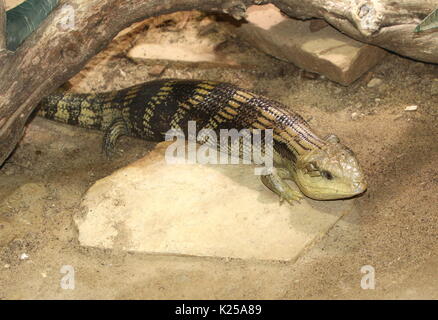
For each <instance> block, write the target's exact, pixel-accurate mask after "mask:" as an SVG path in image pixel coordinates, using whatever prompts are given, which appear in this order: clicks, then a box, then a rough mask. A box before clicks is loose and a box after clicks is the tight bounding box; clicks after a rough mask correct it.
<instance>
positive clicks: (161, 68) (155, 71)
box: [148, 64, 166, 77]
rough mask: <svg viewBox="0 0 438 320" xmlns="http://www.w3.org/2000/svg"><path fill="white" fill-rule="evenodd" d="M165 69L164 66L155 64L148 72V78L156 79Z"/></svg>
mask: <svg viewBox="0 0 438 320" xmlns="http://www.w3.org/2000/svg"><path fill="white" fill-rule="evenodd" d="M165 69H166V66H163V65H160V64H156V65H154V66H153V67H151V68H150V69H149V70H148V73H149V75H150V76H155V77H158V76H160V75H161V74H162V73H163V72H164V70H165Z"/></svg>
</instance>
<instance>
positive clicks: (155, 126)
mask: <svg viewBox="0 0 438 320" xmlns="http://www.w3.org/2000/svg"><path fill="white" fill-rule="evenodd" d="M40 106H41V108H40V111H39V115H41V116H43V117H46V118H48V119H52V120H56V121H61V122H64V123H68V124H72V125H78V126H81V127H85V128H91V129H98V130H102V131H104V132H105V137H104V150H105V151H106V152H107V154H111V153H112V152H113V150H114V147H115V144H116V142H117V139H118V137H119V136H121V135H129V136H133V137H137V138H141V139H146V140H155V141H162V140H164V133H165V132H167V131H168V130H170V129H182V130H183V131H184V132H187V128H188V121H191V120H193V121H196V122H197V127H198V129H199V130H200V129H203V128H208V129H213V130H215V131H216V132H217V133H219V130H220V129H232V128H234V129H237V130H241V129H251V128H255V129H272V130H273V138H274V146H273V149H274V165H275V170H274V172H273V173H271V174H269V175H265V176H262V182H263V183H264V184H265V185H266V186H267V187H268V188H269V189H271V190H272V191H273V192H275V193H276V194H278V195H279V196H280V199H281V200H285V201H287V202H289V203H291V204H292V203H294V202H295V201H298V200H300V199H301V198H302V195H301V193H300V192H299V191H297V190H294V189H292V188H291V187H290V185H289V184H288V183H287V182H286V180H293V181H295V183H296V184H297V185H298V187H299V188H300V191H301V192H302V193H303V194H305V195H306V196H308V197H310V198H313V199H317V200H331V199H342V198H349V197H352V196H355V195H357V194H360V193H362V192H364V191H365V190H366V187H367V185H366V182H365V178H364V175H363V173H362V170H361V168H360V166H359V163H358V161H357V159H356V157H355V155H354V154H353V152H352V151H351V150H350V149H348V148H347V147H346V146H344V145H342V144H341V143H340V141H339V139H338V138H337V137H336V136H335V135H329V136H328V137H326V138H324V139H323V138H320V137H318V136H317V135H316V134H315V133H313V131H312V130H311V128H310V127H309V125H308V124H307V123H306V122H305V121H304V119H303V118H302V117H301V116H300V115H298V114H296V113H294V112H292V111H290V110H288V109H287V107H285V106H284V105H282V104H280V103H279V102H276V101H273V100H270V99H268V98H266V97H263V96H260V95H258V94H255V93H253V92H250V91H248V90H246V89H242V88H238V87H236V86H234V85H231V84H227V83H221V82H213V81H202V80H169V79H167V80H157V81H151V82H147V83H144V84H140V85H136V86H133V87H130V88H126V89H123V90H120V91H113V92H106V93H99V94H71V93H66V94H55V95H52V96H49V97H46V98H45V99H44V100H43V101H42V102H41V104H40Z"/></svg>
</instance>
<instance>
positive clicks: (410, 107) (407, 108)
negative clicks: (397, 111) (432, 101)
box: [405, 105, 418, 111]
mask: <svg viewBox="0 0 438 320" xmlns="http://www.w3.org/2000/svg"><path fill="white" fill-rule="evenodd" d="M417 109H418V106H415V105H413V106H407V107H406V108H405V111H416V110H417Z"/></svg>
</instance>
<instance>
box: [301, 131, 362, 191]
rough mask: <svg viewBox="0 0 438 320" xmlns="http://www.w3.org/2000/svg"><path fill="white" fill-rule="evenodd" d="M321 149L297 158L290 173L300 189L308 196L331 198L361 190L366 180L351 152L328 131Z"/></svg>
mask: <svg viewBox="0 0 438 320" xmlns="http://www.w3.org/2000/svg"><path fill="white" fill-rule="evenodd" d="M325 140H326V142H327V143H326V144H325V145H324V146H323V147H322V148H321V149H315V150H312V151H311V152H309V153H307V154H305V155H303V156H302V157H300V158H298V159H297V162H296V166H295V170H294V173H293V177H294V180H295V182H296V184H297V185H298V186H299V188H300V190H301V191H302V192H303V193H304V194H305V195H306V196H308V197H309V198H312V199H316V200H330V199H343V198H350V197H353V196H355V195H357V194H360V193H363V192H364V191H365V190H366V188H367V184H366V182H365V177H364V174H363V172H362V169H361V168H360V166H359V162H358V161H357V159H356V156H355V155H354V153H353V152H352V151H351V150H350V149H349V148H347V147H346V146H344V145H343V144H341V143H340V141H339V139H338V137H336V136H335V135H329V136H328V137H326V138H325Z"/></svg>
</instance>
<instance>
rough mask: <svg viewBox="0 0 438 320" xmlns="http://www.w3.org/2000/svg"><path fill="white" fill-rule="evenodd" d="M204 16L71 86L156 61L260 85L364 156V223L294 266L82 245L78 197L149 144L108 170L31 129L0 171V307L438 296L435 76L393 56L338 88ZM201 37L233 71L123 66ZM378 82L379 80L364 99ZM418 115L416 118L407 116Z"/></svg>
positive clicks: (126, 76)
mask: <svg viewBox="0 0 438 320" xmlns="http://www.w3.org/2000/svg"><path fill="white" fill-rule="evenodd" d="M187 19H188V20H187ZM203 19H206V18H203V17H202V16H197V15H195V17H190V16H189V18H187V17H186V16H184V14H179V15H175V16H173V17H161V18H158V19H156V20H153V21H148V22H146V23H145V24H143V25H140V27H139V28H138V29H137V30H136V31H135V32H131V33H126V34H125V35H123V36H121V37H119V38H118V39H117V40H115V41H114V42H113V43H112V44H111V45H110V46H109V48H108V49H107V50H106V51H104V52H102V53H101V54H99V55H98V56H96V57H95V58H94V59H93V61H91V62H90V63H89V64H88V66H87V67H86V68H85V69H84V70H83V71H82V72H81V73H80V74H78V75H77V76H76V77H75V78H73V79H72V80H71V84H72V85H73V88H72V89H71V90H73V91H104V90H110V89H119V88H122V87H126V86H130V85H133V84H134V83H140V82H143V81H147V80H150V79H152V78H153V77H152V76H150V75H149V74H148V71H149V70H150V69H151V68H152V67H153V66H154V65H156V64H161V65H165V66H166V70H165V71H164V73H163V74H162V75H161V76H160V77H163V78H164V77H166V78H168V77H169V78H202V79H211V80H221V81H229V82H233V83H236V84H239V85H240V86H243V87H246V88H252V89H253V90H255V91H257V92H260V93H262V94H265V95H267V96H269V97H272V98H274V99H277V100H279V101H281V102H283V103H286V104H287V105H289V106H290V107H291V109H293V110H295V111H297V112H299V113H301V114H302V115H303V116H304V117H305V118H306V119H307V120H309V121H310V124H311V125H312V126H313V127H314V128H316V130H317V131H319V132H321V133H329V132H335V133H336V134H337V135H339V136H340V137H341V139H342V140H343V141H344V142H345V144H347V145H348V146H350V147H351V148H352V149H353V150H354V151H355V152H356V154H357V156H358V157H359V159H360V161H361V163H362V165H363V167H364V170H365V172H366V174H367V177H368V181H369V190H368V191H367V193H366V194H365V195H364V196H362V197H360V198H357V199H356V200H355V201H356V202H357V203H356V205H357V207H358V208H359V210H358V211H357V213H354V214H351V215H347V216H345V217H344V218H342V219H341V221H340V222H339V223H338V224H337V225H335V227H333V228H332V229H331V230H330V231H329V232H328V233H327V235H326V236H325V237H324V238H323V239H321V240H320V241H319V242H318V243H317V244H315V245H314V246H313V247H312V248H310V249H309V250H308V251H307V252H306V254H305V255H303V256H301V257H300V258H299V259H298V260H297V261H295V262H290V263H285V262H282V263H280V262H260V261H254V260H248V261H247V260H236V259H214V258H196V257H182V256H160V255H146V254H139V253H127V252H123V251H117V250H115V251H107V250H100V249H92V248H84V247H81V246H79V244H78V241H77V229H76V227H75V224H74V222H73V216H74V214H76V213H77V212H78V210H79V209H80V208H79V203H80V200H81V197H82V195H83V194H84V193H85V192H86V190H87V189H88V188H89V187H90V186H91V185H92V184H93V182H95V181H96V180H98V179H99V178H102V177H105V176H107V175H108V174H110V173H111V172H113V171H114V170H116V169H117V168H120V167H123V166H125V165H126V164H128V163H130V162H132V161H134V160H135V159H139V158H141V157H142V156H144V155H146V154H147V153H148V152H149V151H150V150H151V148H152V147H153V146H154V144H152V143H150V142H146V141H140V140H136V139H131V138H122V140H121V144H120V149H122V150H121V153H122V155H121V156H119V157H116V158H115V159H114V160H113V161H107V160H106V159H105V157H104V156H103V155H102V154H101V153H100V143H101V139H102V134H101V133H100V132H95V131H90V130H85V129H81V128H74V127H70V126H67V125H62V124H57V123H53V122H50V121H47V120H44V119H40V118H36V119H34V120H32V121H30V123H29V130H28V134H26V136H25V137H24V138H23V141H22V142H21V143H20V145H19V146H18V148H17V150H16V151H15V153H14V154H13V155H12V156H11V157H10V159H9V160H8V161H7V163H6V164H5V165H4V166H3V167H2V168H0V298H1V299H46V298H55V299H63V298H66V299H83V298H91V299H115V298H118V299H131V298H132V299H138V298H146V299H164V298H173V299H178V298H197V299H205V298H212V299H215V298H222V299H225V298H231V299H232V298H242V299H249V298H258V299H309V298H323V299H333V298H334V299H342V298H347V299H371V298H379V299H381V298H390V299H400V298H407V299H418V298H427V299H430V298H434V299H437V298H438V290H437V289H438V278H437V276H436V270H437V268H438V257H437V252H438V242H437V240H438V239H437V237H438V218H437V206H436V204H437V202H438V199H437V198H438V197H437V194H438V192H437V191H438V172H437V164H438V142H437V137H438V128H437V121H436V120H437V119H436V117H437V115H438V110H437V107H438V95H434V96H433V95H432V91H433V89H432V86H433V83H434V79H435V78H438V66H437V65H430V64H424V63H420V62H415V61H412V60H408V59H405V58H402V57H398V56H396V55H389V56H388V57H387V58H386V59H385V60H384V61H382V63H381V64H380V65H378V66H377V67H375V68H374V69H373V70H371V71H370V72H369V73H368V74H366V75H365V76H363V77H362V78H361V79H359V80H358V81H357V82H355V83H354V84H353V85H351V86H349V87H343V86H340V85H337V84H335V83H333V82H330V81H328V80H326V79H324V78H323V77H316V78H315V79H313V78H314V77H312V76H309V75H308V74H306V73H304V72H302V71H301V70H299V69H298V68H296V67H294V66H293V65H290V64H287V63H284V62H281V61H278V60H276V59H273V58H271V57H268V56H266V55H264V54H263V53H260V52H258V51H256V50H254V49H252V48H250V47H249V46H247V45H246V44H245V43H244V42H243V41H242V40H241V39H237V38H234V37H232V36H230V34H229V33H228V32H226V29H227V28H225V27H224V25H225V22H222V21H219V22H217V23H216V24H215V25H214V26H213V27H212V26H210V27H208V28H210V29H208V30H207V31H205V29H202V27H200V26H199V25H200V23H201V22H202V20H203ZM208 19H209V18H208ZM218 20H222V19H218ZM174 21H176V22H174ZM201 24H202V23H201ZM146 25H147V26H148V27H149V28H147V27H145V26H146ZM193 28H201V29H202V30H203V32H202V34H203V35H202V37H209V38H211V39H212V41H217V42H218V43H219V45H217V46H216V47H215V51H216V53H217V54H218V55H222V56H226V57H229V58H230V59H231V60H233V61H234V62H236V63H237V64H236V63H234V64H233V65H230V66H229V67H226V66H225V67H224V65H223V63H222V64H217V65H215V64H214V63H207V64H203V63H172V62H168V61H158V62H157V61H149V62H146V63H139V62H138V61H133V60H132V59H129V58H127V57H126V52H127V50H128V49H129V48H130V46H131V45H132V43H133V42H135V41H137V40H138V39H147V41H155V40H157V39H163V38H167V39H169V38H172V37H177V38H178V37H182V36H179V35H178V34H182V35H183V34H184V33H185V32H189V33H190V32H192V31H193V30H192V29H193ZM176 31H179V32H176ZM146 36H147V37H146ZM145 41H146V40H145ZM157 41H158V40H157ZM372 78H380V79H382V80H383V82H382V84H380V85H379V86H377V87H373V88H369V87H367V83H368V81H369V80H370V79H372ZM409 105H417V106H418V109H417V110H416V111H412V112H408V111H405V110H404V109H405V107H406V106H409ZM47 132H52V133H53V132H55V133H56V135H57V137H58V139H55V140H54V139H53V138H51V135H48V134H47ZM211 205H212V206H214V203H212V204H211ZM64 265H71V266H73V267H74V269H75V279H76V281H75V289H74V290H65V289H62V288H61V286H60V281H61V279H62V277H63V276H64V274H63V273H61V271H60V270H61V267H62V266H64ZM364 265H371V266H372V267H373V268H374V269H375V276H376V284H375V289H374V290H364V289H362V288H361V286H360V283H361V278H362V276H363V274H362V273H361V271H360V270H361V267H363V266H364Z"/></svg>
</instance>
